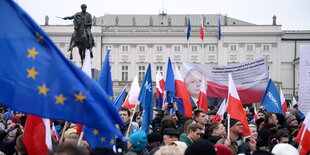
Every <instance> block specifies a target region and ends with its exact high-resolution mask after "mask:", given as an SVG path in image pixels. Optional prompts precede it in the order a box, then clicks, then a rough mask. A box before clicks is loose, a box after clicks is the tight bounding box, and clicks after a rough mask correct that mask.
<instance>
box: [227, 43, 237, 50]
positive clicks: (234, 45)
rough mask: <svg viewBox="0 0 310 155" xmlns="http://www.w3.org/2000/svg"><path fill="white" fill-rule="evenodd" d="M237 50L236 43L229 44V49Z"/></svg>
mask: <svg viewBox="0 0 310 155" xmlns="http://www.w3.org/2000/svg"><path fill="white" fill-rule="evenodd" d="M237 50H238V46H237V45H236V44H231V45H229V51H237Z"/></svg>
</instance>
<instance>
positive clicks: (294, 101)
mask: <svg viewBox="0 0 310 155" xmlns="http://www.w3.org/2000/svg"><path fill="white" fill-rule="evenodd" d="M296 104H298V102H297V101H296V99H295V97H294V96H293V101H292V107H293V106H294V105H296Z"/></svg>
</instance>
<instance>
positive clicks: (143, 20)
mask: <svg viewBox="0 0 310 155" xmlns="http://www.w3.org/2000/svg"><path fill="white" fill-rule="evenodd" d="M218 18H220V21H221V40H218ZM188 19H190V22H191V30H192V31H191V37H190V38H189V40H187V39H186V33H187V23H188V22H187V21H188ZM275 22H276V21H273V24H270V25H255V24H252V23H248V22H244V21H241V20H238V19H234V18H230V17H227V16H222V15H167V14H159V15H104V16H102V17H99V18H97V19H96V22H95V23H94V25H93V27H92V34H93V36H94V40H95V44H96V47H94V48H93V53H94V58H93V59H92V68H93V70H94V73H93V74H94V78H95V79H97V78H98V76H99V73H100V70H101V66H102V63H103V60H104V57H105V54H106V49H107V48H111V55H110V63H111V64H110V65H111V72H112V80H113V85H114V92H115V95H117V94H118V93H119V92H120V90H121V89H122V88H123V87H124V86H125V85H126V84H129V85H130V84H131V81H132V80H133V78H134V76H135V75H137V76H138V77H139V80H140V81H142V80H143V77H144V74H145V70H146V67H147V65H148V63H151V64H152V70H153V74H152V76H153V79H154V80H155V71H156V70H161V71H162V74H163V76H164V77H165V72H166V67H167V59H168V57H170V58H171V61H172V63H173V64H174V63H175V64H177V65H178V66H179V67H180V66H181V65H182V62H192V63H198V64H217V65H227V64H233V63H239V62H243V61H246V60H252V59H255V58H257V57H261V56H267V58H268V63H269V73H270V77H271V78H272V79H273V81H274V82H275V83H276V85H277V86H281V87H282V89H283V92H284V94H285V98H286V99H287V100H291V98H292V96H293V95H294V96H296V95H298V73H299V70H298V68H299V66H298V63H299V62H298V60H299V45H310V30H308V31H283V30H282V28H281V25H276V24H275ZM201 23H203V25H204V30H205V33H204V36H205V38H204V40H202V39H201V38H200V37H199V26H200V24H201ZM270 23H272V20H271V22H270ZM42 27H43V29H44V30H45V31H46V32H47V33H48V34H49V35H50V37H51V38H52V40H53V41H54V42H55V43H56V44H57V46H58V47H59V48H60V49H61V50H62V51H63V53H64V55H65V56H66V57H67V58H69V52H66V50H67V49H68V47H69V43H70V38H71V35H72V32H73V26H68V25H45V26H42ZM73 52H74V54H73V55H74V59H73V62H74V63H76V64H77V65H78V66H80V59H79V55H78V50H77V49H76V48H75V49H74V51H73Z"/></svg>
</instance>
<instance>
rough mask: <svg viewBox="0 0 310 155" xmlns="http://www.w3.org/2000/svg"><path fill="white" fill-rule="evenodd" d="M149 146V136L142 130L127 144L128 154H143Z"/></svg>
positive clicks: (131, 137) (134, 134)
mask: <svg viewBox="0 0 310 155" xmlns="http://www.w3.org/2000/svg"><path fill="white" fill-rule="evenodd" d="M146 145H147V136H146V133H145V132H144V131H142V130H139V131H137V132H135V133H133V134H132V135H131V136H130V137H129V141H128V144H127V148H128V152H136V153H140V152H142V151H143V150H144V149H145V148H146Z"/></svg>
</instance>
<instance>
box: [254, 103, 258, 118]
mask: <svg viewBox="0 0 310 155" xmlns="http://www.w3.org/2000/svg"><path fill="white" fill-rule="evenodd" d="M257 120H258V115H257V111H256V107H255V106H254V122H256V121H257Z"/></svg>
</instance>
